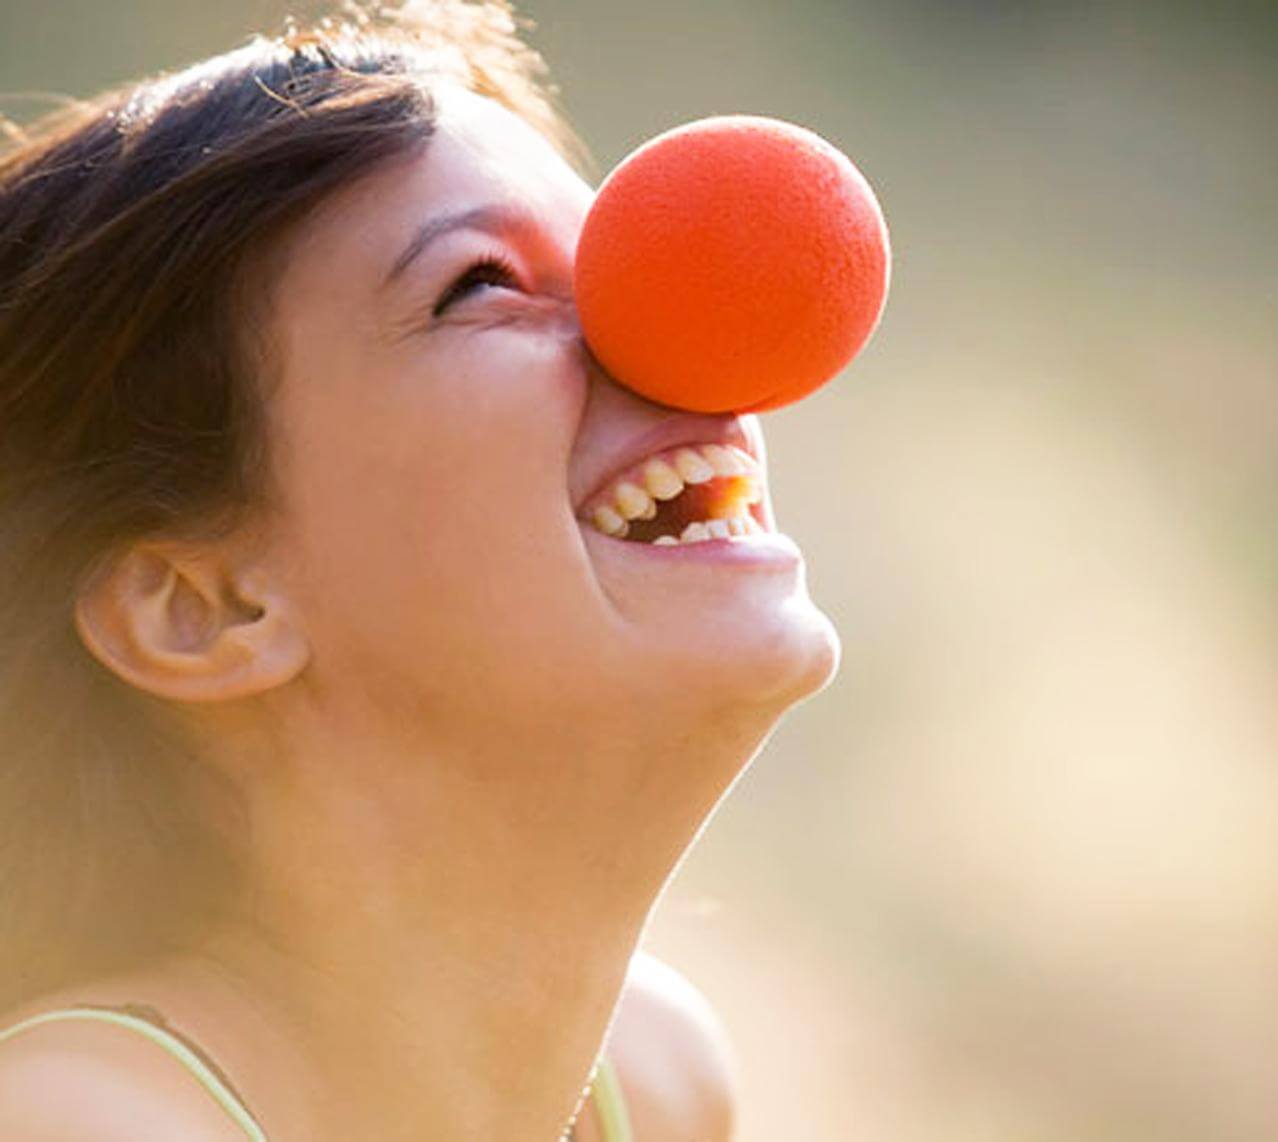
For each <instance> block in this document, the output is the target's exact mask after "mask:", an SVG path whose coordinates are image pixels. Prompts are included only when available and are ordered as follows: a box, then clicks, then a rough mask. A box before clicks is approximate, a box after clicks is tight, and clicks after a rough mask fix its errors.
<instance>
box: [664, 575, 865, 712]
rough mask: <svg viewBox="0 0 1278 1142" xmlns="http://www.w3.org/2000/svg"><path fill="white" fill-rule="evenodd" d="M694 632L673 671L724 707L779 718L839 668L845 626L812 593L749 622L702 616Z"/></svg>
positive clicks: (712, 702)
mask: <svg viewBox="0 0 1278 1142" xmlns="http://www.w3.org/2000/svg"><path fill="white" fill-rule="evenodd" d="M695 631H696V634H697V638H696V640H695V642H689V640H688V638H687V634H688V631H687V630H686V629H685V631H684V637H683V639H682V640H681V645H680V647H679V648H678V650H677V654H678V662H677V664H676V665H675V666H674V670H675V671H676V672H677V673H678V674H679V675H680V676H681V677H683V678H684V679H686V682H685V683H684V685H685V686H686V690H685V693H686V694H689V695H696V697H697V698H698V699H700V700H703V701H705V702H706V703H707V704H708V705H711V706H714V707H716V708H719V709H736V710H740V711H743V712H744V711H746V710H753V711H755V712H757V713H761V714H764V715H770V716H772V717H780V716H781V715H782V714H783V713H785V711H786V710H787V709H789V708H790V707H792V706H794V705H796V704H797V703H799V702H802V701H804V700H805V699H807V698H810V697H812V696H813V695H814V694H817V693H819V692H820V691H821V690H823V689H825V687H826V686H828V685H829V684H830V682H831V681H832V680H833V678H834V676H835V675H836V674H837V673H838V669H839V662H840V659H841V655H842V645H841V643H840V641H839V635H838V631H837V630H836V629H835V627H834V624H833V623H832V622H831V621H830V619H829V617H828V616H827V615H826V614H825V612H823V611H822V610H820V609H819V608H818V607H817V606H816V604H815V603H813V602H812V600H811V599H809V598H808V597H807V596H806V595H798V596H794V597H792V598H790V599H789V600H787V602H786V603H785V605H784V606H782V607H780V608H778V609H777V610H776V611H774V612H772V613H770V614H761V615H754V616H751V619H750V620H746V621H743V619H742V617H741V616H739V615H738V616H735V617H733V616H723V617H722V618H721V619H718V620H717V621H716V620H714V619H712V618H711V617H710V616H706V615H703V616H701V618H700V620H699V621H698V622H697V623H696V624H695Z"/></svg>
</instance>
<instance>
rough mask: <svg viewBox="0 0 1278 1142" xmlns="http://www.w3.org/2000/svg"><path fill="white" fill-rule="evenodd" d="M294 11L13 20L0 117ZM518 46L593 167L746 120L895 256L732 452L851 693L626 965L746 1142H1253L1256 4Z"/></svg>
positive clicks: (965, 16)
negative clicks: (802, 154) (743, 446)
mask: <svg viewBox="0 0 1278 1142" xmlns="http://www.w3.org/2000/svg"><path fill="white" fill-rule="evenodd" d="M325 10H326V9H325V8H324V7H322V6H320V5H317V4H293V5H286V4H283V3H276V2H273V0H220V2H219V3H217V4H209V3H202V2H201V3H196V2H194V0H183V2H175V0H165V2H163V3H161V2H159V0H132V2H125V0H73V2H72V0H0V90H3V91H4V92H5V93H6V94H5V96H4V99H3V101H2V102H0V109H3V110H5V111H6V112H8V113H9V114H10V115H11V116H12V117H13V118H15V119H18V120H22V119H24V118H28V117H30V116H31V115H32V114H33V113H34V112H35V111H37V110H41V109H44V108H45V107H47V106H48V103H49V100H48V99H47V98H46V97H45V96H42V95H41V94H40V93H51V92H52V93H62V94H70V95H87V94H92V93H94V92H95V91H97V90H99V89H101V88H102V87H103V86H105V85H107V84H109V83H114V82H117V81H119V80H122V79H125V78H128V77H131V76H134V75H138V74H141V73H144V72H148V71H152V70H155V69H157V68H169V67H174V66H177V65H180V64H182V63H185V62H188V61H190V60H192V59H195V58H198V57H199V56H202V55H207V54H210V53H212V52H215V51H218V50H222V49H224V48H228V47H232V46H235V45H236V44H238V43H240V42H241V41H242V40H243V39H244V38H245V37H246V36H247V35H248V34H249V33H250V32H252V31H254V30H259V29H260V30H263V31H268V32H271V31H276V30H278V27H279V25H280V20H281V17H282V16H283V14H284V13H285V12H288V11H292V12H294V13H297V14H298V15H302V16H305V15H310V14H315V13H317V12H322V11H325ZM520 10H521V11H522V12H523V13H524V14H525V15H527V16H528V17H530V18H531V19H533V20H534V21H536V28H535V29H534V30H533V31H532V32H531V34H530V39H531V40H532V42H533V43H534V44H535V45H536V46H538V47H539V48H540V49H541V50H542V51H543V52H544V53H545V55H546V56H547V58H548V60H549V62H550V64H551V67H552V70H553V72H554V74H555V77H556V78H557V81H558V83H559V85H560V87H561V90H562V101H563V103H564V105H565V107H566V108H567V110H568V113H569V115H570V117H571V118H572V119H573V121H574V122H575V123H576V124H577V126H578V128H579V130H580V131H581V133H582V135H583V136H584V137H585V139H586V141H587V142H588V143H589V144H590V145H591V147H592V149H593V150H594V153H595V155H596V156H597V159H598V161H599V165H600V170H601V171H606V170H607V169H608V168H609V167H610V166H611V165H612V164H613V163H614V162H616V161H617V160H618V159H620V158H621V157H622V156H623V155H624V154H626V153H627V152H628V151H629V150H630V149H631V148H632V147H634V146H635V145H637V144H638V143H639V142H641V141H642V140H644V139H646V138H648V137H649V136H651V135H653V134H656V133H657V132H659V131H661V130H664V129H665V128H667V127H671V126H674V125H675V124H677V123H680V122H683V121H686V120H689V119H693V118H698V117H700V116H703V115H708V114H714V113H720V112H738V111H740V112H751V113H756V114H767V115H775V116H779V117H781V118H786V119H790V120H793V121H795V122H799V123H802V124H804V125H806V126H808V127H810V128H812V129H813V130H816V131H818V132H819V133H821V134H823V135H824V136H826V137H827V138H829V139H830V140H831V141H833V142H835V143H836V144H837V145H839V146H840V147H842V148H843V149H844V150H846V151H847V152H848V153H849V154H850V155H852V156H853V158H854V159H855V160H856V161H857V163H858V164H859V165H860V166H861V168H862V170H863V171H864V172H865V173H866V174H867V176H868V177H869V178H870V180H871V181H872V183H873V184H874V185H875V187H876V188H877V190H878V192H879V194H880V197H881V200H882V202H883V205H884V208H885V211H886V214H887V217H888V221H889V224H890V226H891V230H892V238H893V245H894V249H895V255H896V261H895V268H894V280H893V289H892V297H891V299H890V302H889V305H888V310H887V314H886V318H885V320H884V323H883V325H882V326H881V328H880V330H879V332H878V334H877V335H876V337H875V339H874V341H873V342H872V343H871V345H870V347H869V348H868V349H867V350H866V351H865V352H864V353H863V354H862V356H861V358H860V359H859V360H858V361H857V362H856V363H855V364H854V366H853V367H852V368H851V369H850V370H849V371H848V373H847V375H846V376H845V377H843V378H841V379H840V380H838V381H836V382H835V383H834V384H832V385H830V386H829V387H827V388H826V389H824V390H823V391H821V392H820V393H819V394H818V395H816V396H814V397H813V398H812V399H810V400H808V401H806V402H804V403H803V404H801V405H798V406H796V407H794V408H791V409H788V410H785V411H783V412H780V413H776V414H770V415H768V416H767V417H765V421H764V423H765V429H766V430H767V433H768V439H769V447H770V459H771V465H772V473H773V476H772V479H773V487H774V497H775V500H776V504H777V509H778V515H779V518H780V522H781V525H782V527H783V528H784V529H785V530H787V531H789V532H791V533H792V534H793V535H795V536H796V538H798V540H799V541H800V542H801V543H802V545H803V546H804V548H805V550H806V552H807V555H808V561H809V580H810V584H811V589H812V592H813V595H814V597H815V598H816V599H817V600H818V601H819V602H820V603H822V604H823V605H824V607H825V608H826V609H827V610H828V611H829V613H830V614H831V615H832V617H833V618H834V620H835V622H836V624H837V625H838V627H839V629H840V631H841V633H842V637H843V642H844V663H843V669H842V672H841V674H840V676H839V677H838V679H837V680H836V681H835V682H834V683H833V684H832V685H831V686H830V687H829V688H828V689H827V690H826V691H824V692H823V693H822V694H820V695H819V696H817V697H816V698H813V699H812V700H810V701H809V702H808V703H806V704H805V705H804V706H803V707H801V708H800V709H799V710H797V711H795V712H794V713H792V714H791V715H790V716H789V717H788V718H787V719H786V720H785V722H784V723H783V724H782V726H781V728H780V729H779V730H778V732H777V734H776V735H775V737H774V738H773V739H772V741H771V742H770V744H769V745H768V747H767V749H766V750H765V751H764V753H763V754H762V755H761V756H760V758H759V759H758V760H757V762H756V763H755V765H754V767H753V768H752V769H751V770H750V772H749V773H748V774H747V775H746V777H745V778H744V779H743V781H742V782H741V784H740V785H739V786H738V788H737V789H736V791H735V792H734V794H733V795H732V797H731V798H730V799H729V800H728V801H727V802H726V803H725V804H724V805H723V806H722V808H721V809H720V811H719V813H718V814H717V816H716V818H715V820H714V823H713V825H712V826H711V827H710V829H709V830H708V831H707V832H706V834H705V835H704V837H703V838H702V840H701V841H700V842H699V844H698V846H697V847H696V849H695V850H694V851H693V853H692V854H691V856H690V857H689V859H688V860H687V862H686V863H685V865H684V866H683V868H682V869H681V871H680V873H679V875H678V877H677V879H676V880H675V882H674V884H673V885H672V887H671V890H670V892H669V894H668V895H667V897H666V898H665V900H664V902H663V904H662V905H661V908H660V910H659V912H658V914H657V917H656V920H655V922H654V924H653V927H652V929H651V931H650V932H649V935H648V939H647V946H648V947H649V948H650V949H651V950H652V951H654V952H656V953H657V954H659V955H662V956H665V957H666V958H668V959H669V960H671V961H672V962H673V963H675V964H676V965H677V966H679V967H680V968H681V969H682V970H683V971H684V972H685V973H686V974H687V975H689V976H690V977H691V978H692V979H693V980H694V982H696V983H697V984H698V986H700V988H701V989H702V990H703V991H704V992H705V993H706V994H707V995H708V996H710V998H711V999H712V1000H713V1001H714V1002H715V1004H716V1006H717V1007H718V1008H719V1010H720V1011H721V1013H722V1015H723V1018H724V1021H725V1022H726V1024H727V1025H728V1028H729V1030H730V1032H731V1033H732V1036H733V1039H734V1041H735V1043H736V1047H737V1052H738V1054H739V1057H740V1068H741V1075H742V1079H743V1084H742V1096H743V1118H742V1129H741V1132H740V1140H741V1142H764V1140H769V1142H773V1140H776V1139H784V1140H786V1142H789V1140H791V1139H805V1140H806V1139H812V1140H814V1142H825V1140H843V1139H848V1140H852V1139H874V1140H883V1142H1056V1140H1066V1139H1069V1140H1078V1139H1083V1138H1086V1139H1089V1140H1114V1142H1181V1140H1184V1142H1190V1140H1193V1142H1206V1140H1210V1142H1233V1140H1238V1142H1257V1140H1260V1139H1265V1138H1275V1137H1278V1018H1276V1017H1275V1012H1278V778H1276V771H1278V765H1275V754H1276V753H1278V701H1275V699H1276V698H1278V668H1276V665H1278V664H1276V656H1275V653H1274V652H1275V646H1276V644H1278V542H1276V537H1278V286H1276V284H1275V283H1276V282H1278V134H1276V132H1275V128H1274V122H1275V118H1276V115H1278V5H1274V4H1273V3H1261V2H1256V3H1252V4H1250V5H1248V4H1241V3H1239V4H1233V3H1217V4H1189V3H1173V2H1169V3H1164V4H1150V3H1147V4H1136V3H1130V2H1124V0H1118V2H1115V3H1094V4H1091V3H1082V4H1069V3H1066V4H1056V5H1034V4H1029V5H1024V4H1013V3H1007V2H998V0H985V2H979V0H964V2H942V0H930V2H929V0H893V2H889V0H789V2H787V3H782V2H780V0H731V2H729V0H683V2H679V3H675V2H671V0H642V2H638V3H636V2H630V3H622V2H620V0H590V2H586V0H528V2H527V3H525V4H523V5H522V6H521V9H520Z"/></svg>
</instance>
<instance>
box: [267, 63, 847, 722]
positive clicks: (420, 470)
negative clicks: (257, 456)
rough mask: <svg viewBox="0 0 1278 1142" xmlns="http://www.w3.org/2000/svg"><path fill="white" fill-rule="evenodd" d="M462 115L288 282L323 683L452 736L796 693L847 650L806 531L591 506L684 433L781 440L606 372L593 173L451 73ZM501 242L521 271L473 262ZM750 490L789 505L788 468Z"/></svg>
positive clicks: (293, 466) (300, 515)
mask: <svg viewBox="0 0 1278 1142" xmlns="http://www.w3.org/2000/svg"><path fill="white" fill-rule="evenodd" d="M439 112H440V114H439V122H438V129H437V131H436V133H435V135H434V136H433V137H432V138H431V140H430V141H429V143H428V144H427V145H426V147H425V148H424V150H423V151H421V152H420V154H418V155H414V156H412V157H409V158H405V159H402V160H399V161H397V162H396V163H394V164H393V165H391V166H388V167H385V168H382V169H379V170H377V171H376V172H374V173H373V174H371V175H370V176H369V177H368V178H366V179H365V180H364V181H362V182H360V183H359V184H356V185H353V186H351V187H348V188H346V189H344V190H343V191H341V192H339V193H338V194H336V195H335V196H333V197H332V198H331V199H330V200H329V201H327V202H326V203H324V204H323V205H322V206H321V208H320V209H319V210H318V211H317V212H316V213H315V214H314V215H313V216H312V217H311V218H309V219H308V220H307V221H306V223H305V224H304V225H303V227H302V228H301V229H300V230H299V231H298V233H297V234H296V235H295V237H294V239H293V240H292V242H291V243H290V245H289V248H288V250H287V252H286V260H285V263H284V268H283V271H282V274H281V276H280V278H279V279H278V286H277V289H276V291H275V309H274V313H273V322H274V325H273V329H274V333H275V335H276V337H277V339H278V343H279V350H280V356H279V360H280V362H281V370H282V371H281V376H280V380H279V384H278V388H277V390H276V391H275V393H274V395H273V397H272V403H271V432H272V435H273V443H274V453H275V456H274V459H275V470H276V475H277V481H278V487H279V489H280V495H281V499H282V503H281V505H280V506H281V508H282V511H281V513H280V515H279V518H278V522H277V523H276V524H275V533H274V539H275V540H277V542H276V543H275V544H274V545H273V547H272V551H273V552H274V556H275V558H276V564H277V569H278V572H279V574H280V575H281V576H282V577H283V579H284V582H285V583H286V584H287V588H288V591H289V592H290V598H291V599H292V601H293V603H294V604H295V610H296V613H297V614H298V615H299V616H300V621H301V622H302V625H303V627H304V629H305V633H306V636H307V638H308V640H309V642H310V646H311V652H312V653H311V658H310V663H309V667H308V671H307V674H306V678H307V679H308V680H309V684H310V685H311V687H312V688H313V690H314V692H315V693H322V694H323V695H324V696H325V699H326V700H327V701H328V702H329V703H330V704H334V705H335V706H336V707H343V706H345V708H346V709H348V710H353V711H358V712H359V714H360V716H365V715H366V713H367V711H368V710H369V709H370V708H372V709H376V710H378V711H381V712H382V713H386V712H389V711H394V712H395V713H396V715H397V716H404V717H401V720H400V723H398V724H401V725H403V726H405V727H408V730H407V732H411V733H413V734H423V735H425V736H426V738H428V739H430V740H434V741H435V742H436V744H439V741H440V739H448V738H449V737H452V738H453V740H455V741H457V742H466V743H474V742H475V740H476V735H480V736H482V735H484V734H485V733H489V732H491V734H492V735H494V737H496V736H501V737H503V738H504V739H505V740H506V741H507V742H508V743H509V744H516V745H517V744H518V743H519V741H520V740H524V741H530V740H531V739H530V738H527V737H525V738H522V739H521V738H512V737H511V736H510V735H511V733H512V731H513V732H516V733H518V734H521V735H542V736H543V737H545V735H556V736H557V739H562V740H563V741H564V742H565V743H569V742H572V741H574V740H581V736H582V735H583V734H586V733H587V732H588V731H590V730H591V729H592V727H595V726H597V727H598V728H599V729H600V730H601V731H602V732H604V733H614V732H626V733H631V732H640V731H641V730H646V731H648V732H651V731H652V730H654V729H656V728H659V727H662V726H663V725H664V727H665V728H666V730H667V731H669V730H671V729H674V728H676V727H677V725H678V723H677V721H670V720H668V719H673V718H677V717H678V716H679V715H681V714H696V713H697V712H700V713H702V714H705V713H706V712H707V711H714V712H715V713H716V714H718V713H723V712H725V711H729V712H730V711H731V710H733V709H737V708H741V709H744V708H750V709H752V710H755V711H759V710H764V711H770V712H772V713H773V714H774V715H779V713H780V712H781V711H782V710H783V709H784V708H785V707H786V706H787V705H789V704H792V703H793V702H794V701H796V700H798V699H799V698H801V697H803V696H805V695H807V694H809V693H811V692H813V691H814V690H816V689H818V688H819V687H820V686H822V685H823V684H824V683H825V682H826V681H827V680H828V679H829V677H830V676H831V675H832V674H833V672H834V669H835V666H836V663H837V658H838V642H837V639H836V636H835V634H834V631H833V629H832V627H831V625H830V623H829V622H828V620H827V619H826V618H825V616H824V615H822V614H821V612H820V611H818V610H817V609H816V608H815V607H814V606H813V605H812V603H811V602H810V600H809V599H808V597H807V592H806V587H805V583H804V576H803V567H802V563H801V561H800V560H799V558H798V555H797V551H795V550H794V549H793V547H792V545H789V544H788V541H785V540H783V539H779V538H778V537H776V536H775V535H773V536H772V537H771V538H768V537H764V538H762V539H760V538H757V537H756V538H751V537H744V538H741V539H738V540H734V541H733V542H731V543H730V544H724V543H708V544H702V545H695V544H693V545H683V544H680V545H674V544H669V543H664V544H651V543H644V542H637V541H634V540H623V539H618V538H614V537H611V536H607V535H604V534H603V533H601V532H600V531H599V530H597V529H596V527H595V526H594V525H593V524H592V523H591V522H589V521H588V520H586V519H585V518H583V517H584V516H585V515H586V514H587V513H590V512H593V509H594V508H595V507H597V506H599V500H600V495H601V493H602V494H603V496H604V499H611V498H612V497H610V496H608V495H607V493H606V492H605V489H606V488H607V487H608V486H609V484H610V480H611V478H613V477H615V476H616V475H617V474H618V473H619V472H621V471H622V470H628V469H630V468H631V466H632V465H634V464H636V463H640V462H642V461H643V460H644V458H645V457H649V456H651V455H653V454H655V453H658V452H661V453H663V454H666V455H669V450H670V449H671V448H673V447H675V446H678V445H690V444H696V443H698V442H716V441H717V442H724V441H727V442H734V441H735V442H736V443H737V444H739V445H740V446H741V447H742V448H743V449H745V450H747V451H749V452H750V453H752V454H753V455H754V456H755V457H756V458H757V459H758V461H759V462H760V463H762V461H763V438H762V434H761V432H760V429H759V424H758V420H757V418H756V417H753V416H746V417H741V418H737V417H733V416H709V415H704V414H693V413H685V412H680V411H678V410H675V409H670V408H666V407H664V406H660V405H656V404H652V403H650V402H648V401H646V400H644V399H643V398H641V397H639V396H636V395H634V394H633V393H631V392H629V391H628V390H626V389H624V388H622V387H620V386H619V385H618V384H617V383H616V382H615V381H614V380H612V379H611V378H610V377H608V376H607V375H606V374H605V373H604V372H603V370H602V369H601V367H600V366H599V364H598V363H597V362H596V361H595V360H594V359H593V357H592V356H591V355H590V354H589V353H588V352H587V351H586V349H585V347H584V344H583V342H582V340H581V330H580V328H579V326H578V323H577V313H576V308H575V305H574V300H573V295H572V278H573V257H574V250H575V247H576V242H577V236H578V233H579V231H580V228H581V225H582V222H583V220H584V218H585V215H586V212H587V210H588V209H589V207H590V204H591V200H592V196H593V191H592V190H591V188H590V187H589V186H588V185H587V184H586V183H585V182H583V181H582V180H581V178H580V177H578V175H577V174H576V173H575V172H574V171H573V170H572V169H571V167H570V166H569V165H568V164H567V163H566V162H565V161H564V160H563V159H562V158H561V157H560V156H559V154H558V153H557V152H556V151H555V150H554V149H553V148H552V146H551V145H550V144H549V143H548V142H547V141H546V140H545V139H544V137H542V136H541V135H540V134H539V133H537V132H536V131H535V130H534V129H533V128H531V127H530V126H529V125H527V124H526V123H525V122H524V121H523V120H522V119H520V118H518V117H517V116H516V115H514V114H512V113H511V112H509V111H507V110H506V109H505V108H503V107H502V106H500V105H499V104H497V103H496V102H494V101H492V100H489V99H486V98H483V97H480V96H477V95H474V94H472V93H470V92H466V91H463V90H461V89H460V88H455V87H445V88H443V89H442V90H440V91H439ZM474 211H483V212H485V213H482V214H475V215H473V216H472V217H471V219H470V222H469V224H468V225H462V226H458V227H448V228H446V229H444V228H441V229H438V230H437V231H435V232H434V233H433V237H432V236H431V234H432V228H433V227H434V225H435V223H436V221H437V220H440V219H455V217H456V215H457V214H458V213H459V212H462V213H466V212H474ZM426 238H428V239H429V240H428V241H423V239H426ZM406 251H408V252H410V253H411V254H412V256H411V257H410V256H409V253H406ZM484 259H496V260H498V261H500V262H503V263H507V264H508V266H509V269H508V270H505V269H501V268H496V267H494V266H492V265H489V266H488V267H487V268H481V269H480V270H479V271H477V272H476V273H472V274H471V276H470V278H469V280H465V276H466V275H467V273H468V271H471V270H472V269H473V268H474V267H475V265H476V263H481V262H483V261H484ZM694 469H695V465H694ZM752 513H753V515H754V516H755V518H756V520H758V521H761V522H762V523H763V524H764V525H765V527H771V519H772V516H771V508H770V505H769V502H768V501H767V498H766V493H765V498H764V500H763V501H762V502H761V503H759V504H757V505H756V506H755V507H754V508H753V509H752ZM602 518H604V519H608V518H609V517H608V516H607V515H606V514H605V515H604V516H603V517H602ZM634 530H635V532H636V534H637V533H638V532H640V531H642V528H640V527H639V525H638V523H636V525H635V528H634ZM663 719H665V721H664V722H663ZM565 731H566V732H565Z"/></svg>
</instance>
